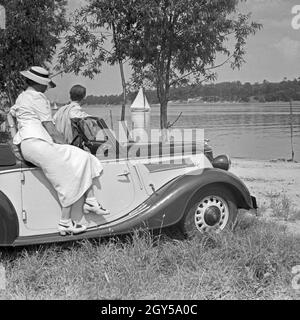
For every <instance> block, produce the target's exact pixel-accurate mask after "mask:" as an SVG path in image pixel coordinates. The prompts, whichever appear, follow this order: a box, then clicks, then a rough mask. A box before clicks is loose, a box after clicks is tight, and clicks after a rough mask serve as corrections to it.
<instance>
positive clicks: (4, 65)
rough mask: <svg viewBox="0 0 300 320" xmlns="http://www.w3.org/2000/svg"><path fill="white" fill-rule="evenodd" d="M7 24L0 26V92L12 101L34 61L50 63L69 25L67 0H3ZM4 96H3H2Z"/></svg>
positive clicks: (1, 2) (34, 63)
mask: <svg viewBox="0 0 300 320" xmlns="http://www.w3.org/2000/svg"><path fill="white" fill-rule="evenodd" d="M0 5H1V6H3V7H4V8H5V11H6V28H5V29H4V30H0V94H1V95H2V98H3V99H9V100H10V103H13V102H14V100H15V98H16V96H17V95H18V93H19V91H20V89H21V88H22V86H23V80H22V78H21V76H20V74H19V72H20V71H21V70H25V69H27V68H29V67H30V66H33V65H40V66H45V67H46V66H47V63H50V62H51V60H52V57H53V55H54V54H55V52H56V47H57V45H58V44H59V42H60V39H59V36H60V35H61V33H62V32H63V31H65V30H66V29H67V26H68V23H67V20H66V17H65V13H66V12H65V6H66V1H65V0H39V1H36V0H0ZM0 98H1V97H0Z"/></svg>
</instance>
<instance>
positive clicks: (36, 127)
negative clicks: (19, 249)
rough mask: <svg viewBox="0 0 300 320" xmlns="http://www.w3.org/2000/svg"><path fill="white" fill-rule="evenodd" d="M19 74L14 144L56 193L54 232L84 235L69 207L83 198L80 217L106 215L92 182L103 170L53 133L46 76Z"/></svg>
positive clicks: (32, 72)
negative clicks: (21, 85) (20, 89)
mask: <svg viewBox="0 0 300 320" xmlns="http://www.w3.org/2000/svg"><path fill="white" fill-rule="evenodd" d="M21 74H22V75H23V76H24V77H25V79H26V84H27V89H26V90H25V91H24V92H22V93H21V94H20V95H19V97H18V98H17V101H16V104H15V105H14V106H13V107H12V108H11V109H10V114H11V115H12V116H14V117H16V119H17V123H18V132H17V133H16V135H15V136H14V141H13V142H14V144H16V145H20V146H21V151H22V154H23V157H24V158H25V160H27V161H29V162H31V163H33V164H34V165H36V166H37V167H40V168H41V169H42V170H43V172H44V174H45V175H46V177H47V178H48V180H49V181H50V182H51V184H52V185H53V187H54V188H55V190H56V191H57V194H58V198H59V201H60V204H61V207H62V214H61V219H60V222H59V225H58V231H59V232H60V234H61V235H66V234H77V233H80V232H84V231H85V230H86V226H83V225H80V224H77V223H76V222H74V221H72V219H71V211H72V205H73V204H74V203H75V202H77V201H78V200H79V199H80V198H81V197H83V196H85V197H86V198H85V203H84V207H83V211H84V213H95V214H109V211H108V210H106V209H104V208H103V207H102V206H101V205H100V204H99V203H98V201H97V200H96V198H95V193H94V187H95V186H94V179H95V178H97V177H99V176H100V174H101V172H102V170H103V168H102V165H101V163H100V161H99V160H98V159H97V158H96V157H94V156H93V155H91V154H90V153H88V152H86V151H83V150H81V149H79V148H77V147H74V146H71V145H68V144H67V143H66V141H65V139H64V137H63V136H62V135H61V134H60V133H59V132H58V131H57V130H56V128H55V126H54V123H53V119H52V115H51V108H50V102H49V100H48V99H47V97H46V96H45V95H44V93H45V91H46V90H47V89H48V87H52V88H53V87H55V84H54V83H53V82H52V81H51V79H50V77H49V72H48V71H47V70H46V69H44V68H41V67H32V68H30V69H29V70H27V71H22V72H21Z"/></svg>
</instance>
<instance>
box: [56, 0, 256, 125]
mask: <svg viewBox="0 0 300 320" xmlns="http://www.w3.org/2000/svg"><path fill="white" fill-rule="evenodd" d="M241 1H243V0H126V1H125V0H111V1H106V0H88V5H87V6H86V7H84V8H82V9H81V10H79V11H78V12H77V14H76V15H75V18H74V23H73V31H72V32H71V33H70V35H69V36H68V37H67V38H66V46H65V48H64V49H63V51H62V53H61V55H60V62H61V64H62V65H63V67H64V69H65V70H66V71H75V72H76V73H79V71H81V70H82V72H83V74H84V75H87V76H89V77H93V75H94V74H96V73H98V72H100V70H101V66H102V63H103V62H108V63H110V64H114V63H116V62H119V63H121V64H122V62H123V61H124V60H125V59H129V60H130V64H131V67H132V70H133V76H132V82H133V85H134V87H135V88H136V87H138V86H148V87H150V88H156V92H157V97H158V100H159V103H160V105H161V128H166V127H167V126H168V122H167V105H168V101H169V99H170V89H171V88H172V87H176V86H179V85H183V84H184V85H187V84H188V83H193V82H196V83H197V82H201V81H206V80H213V79H215V78H216V74H215V73H214V69H216V68H217V66H218V63H217V62H216V59H217V58H218V57H219V55H221V56H223V57H224V61H222V62H221V64H222V63H230V64H231V67H232V68H240V67H241V65H242V63H243V62H244V60H243V57H244V54H245V45H246V39H247V38H248V37H249V36H250V35H253V34H255V32H256V31H257V30H258V29H260V27H261V25H260V24H258V23H255V22H251V21H250V19H251V16H250V14H242V13H239V12H238V4H239V2H241ZM108 36H111V39H112V45H111V48H109V49H107V48H106V47H105V45H104V44H105V41H106V40H107V39H108Z"/></svg>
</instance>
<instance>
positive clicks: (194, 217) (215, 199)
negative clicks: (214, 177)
mask: <svg viewBox="0 0 300 320" xmlns="http://www.w3.org/2000/svg"><path fill="white" fill-rule="evenodd" d="M237 212H238V210H237V206H236V203H235V199H234V196H233V194H232V193H231V192H230V191H229V190H227V189H226V188H225V187H217V186H210V187H206V188H204V189H202V190H200V191H199V192H198V193H197V194H196V195H195V196H194V197H193V199H192V200H191V203H190V204H189V206H188V209H187V211H186V213H185V215H184V218H183V220H182V221H181V229H182V231H183V233H184V234H185V235H186V236H188V237H192V236H194V235H195V234H197V233H209V232H216V233H219V232H221V231H223V230H226V229H230V227H232V226H233V224H234V222H235V220H236V217H237Z"/></svg>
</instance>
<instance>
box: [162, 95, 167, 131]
mask: <svg viewBox="0 0 300 320" xmlns="http://www.w3.org/2000/svg"><path fill="white" fill-rule="evenodd" d="M160 128H161V129H168V101H167V100H163V101H161V102H160Z"/></svg>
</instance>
